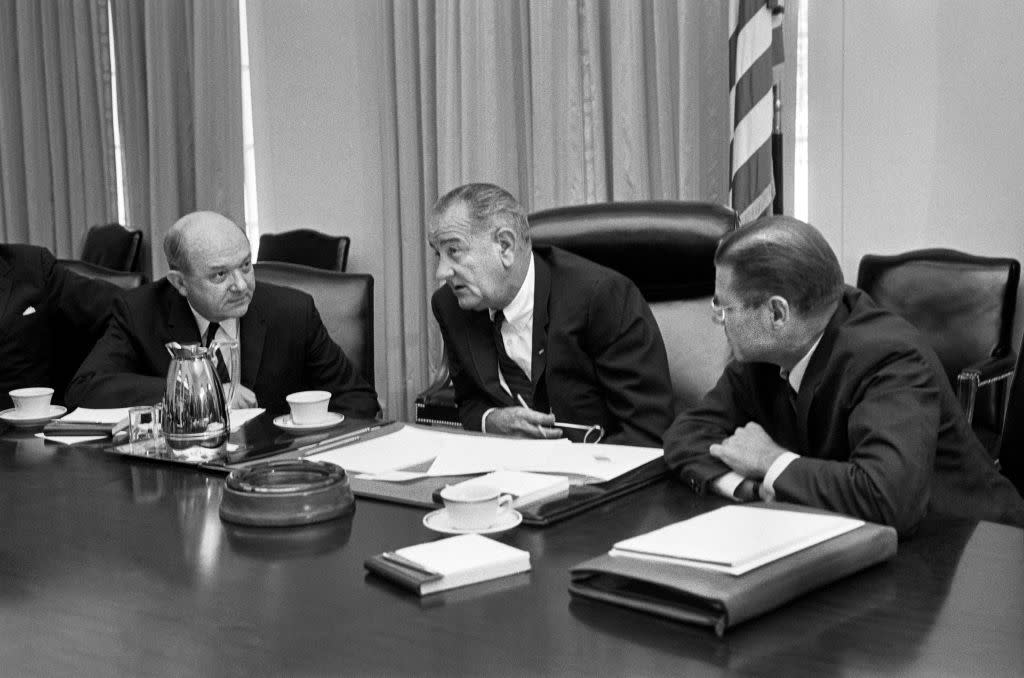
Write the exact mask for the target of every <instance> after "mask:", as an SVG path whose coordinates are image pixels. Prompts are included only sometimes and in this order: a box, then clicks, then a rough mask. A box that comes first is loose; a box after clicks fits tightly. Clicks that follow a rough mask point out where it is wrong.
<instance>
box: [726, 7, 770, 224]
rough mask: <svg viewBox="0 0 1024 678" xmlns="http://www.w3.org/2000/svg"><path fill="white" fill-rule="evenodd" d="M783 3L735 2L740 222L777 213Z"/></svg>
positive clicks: (735, 197)
mask: <svg viewBox="0 0 1024 678" xmlns="http://www.w3.org/2000/svg"><path fill="white" fill-rule="evenodd" d="M782 11H783V0H730V1H729V88H730V89H729V113H730V116H731V119H730V126H729V127H730V129H731V130H732V143H731V144H730V153H731V157H730V163H729V172H730V173H729V194H730V198H731V201H732V206H733V209H735V210H736V212H737V214H739V218H740V223H741V224H746V223H748V222H750V221H753V220H754V219H756V218H758V217H759V216H761V215H762V214H764V213H766V212H767V211H768V210H770V209H771V206H772V200H773V199H774V197H775V182H774V179H773V175H772V116H773V114H774V100H773V96H772V83H773V77H772V69H773V66H775V65H777V64H780V63H782V56H783V54H782V16H783V14H782Z"/></svg>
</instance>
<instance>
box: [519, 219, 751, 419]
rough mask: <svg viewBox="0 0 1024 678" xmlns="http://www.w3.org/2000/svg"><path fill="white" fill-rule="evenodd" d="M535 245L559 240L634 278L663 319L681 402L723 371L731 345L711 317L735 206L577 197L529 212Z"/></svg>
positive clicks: (679, 405) (680, 405)
mask: <svg viewBox="0 0 1024 678" xmlns="http://www.w3.org/2000/svg"><path fill="white" fill-rule="evenodd" d="M529 222H530V236H531V238H532V239H533V243H534V244H535V245H554V246H556V247H560V248H562V249H564V250H568V251H570V252H573V253H575V254H578V255H580V256H583V257H586V258H587V259H590V260H591V261H594V262H597V263H599V264H601V265H602V266H607V267H608V268H611V269H614V270H616V271H618V272H620V273H622V274H623V275H625V276H626V277H627V278H630V279H631V280H632V281H633V282H634V283H635V284H636V286H637V287H638V288H639V289H640V292H641V294H643V295H644V298H645V299H646V300H647V303H648V304H649V305H650V307H651V311H652V312H653V313H654V317H655V319H656V320H657V321H658V327H659V328H660V329H661V334H662V337H663V338H664V340H665V349H666V351H667V352H668V363H669V370H670V371H671V374H672V388H673V391H674V395H675V399H676V402H675V409H676V411H677V412H678V411H680V410H681V409H684V408H686V407H690V406H692V405H694V404H695V403H696V402H697V401H698V400H700V398H702V397H703V396H704V394H705V393H707V392H708V391H709V390H710V389H711V387H712V386H714V385H715V382H716V381H717V380H718V378H719V377H720V376H721V374H722V370H723V369H724V368H725V364H726V362H727V361H728V358H729V348H728V344H727V342H726V339H725V334H724V332H722V328H720V327H718V326H716V325H715V324H714V323H713V322H712V321H711V315H710V311H709V310H708V309H709V306H710V303H711V297H712V295H713V294H714V291H715V265H714V255H715V248H716V247H717V245H718V240H719V239H720V238H721V237H722V236H723V235H725V234H726V233H728V232H729V231H731V230H733V229H735V228H736V227H737V226H738V225H739V221H738V219H737V217H736V213H735V212H733V211H732V210H731V209H729V208H728V207H724V206H722V205H716V204H712V203H705V202H687V201H668V200H665V201H658V200H654V201H642V202H618V203H598V204H590V205H575V206H571V207H558V208H555V209H549V210H542V211H539V212H535V213H533V214H531V215H530V216H529Z"/></svg>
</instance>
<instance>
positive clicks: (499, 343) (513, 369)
mask: <svg viewBox="0 0 1024 678" xmlns="http://www.w3.org/2000/svg"><path fill="white" fill-rule="evenodd" d="M504 322H505V314H504V313H502V312H501V311H498V312H497V313H495V314H494V324H493V325H492V326H491V329H492V330H493V334H494V348H495V349H497V351H498V367H499V368H501V374H502V376H503V377H505V384H507V385H508V389H509V390H510V391H512V399H513V400H515V401H516V404H518V400H519V399H518V398H516V396H517V395H518V396H522V398H523V400H525V401H526V404H527V405H529V406H530V407H532V406H533V384H531V383H530V380H529V378H528V377H527V376H526V373H525V372H523V370H522V368H521V367H519V365H517V364H516V361H514V360H512V358H511V357H509V354H508V351H506V350H505V340H504V339H502V337H501V326H502V324H504Z"/></svg>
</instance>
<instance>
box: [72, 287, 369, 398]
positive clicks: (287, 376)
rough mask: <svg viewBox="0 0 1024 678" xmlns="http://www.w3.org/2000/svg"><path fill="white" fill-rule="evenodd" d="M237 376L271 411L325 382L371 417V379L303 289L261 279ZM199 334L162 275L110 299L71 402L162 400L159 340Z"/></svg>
mask: <svg viewBox="0 0 1024 678" xmlns="http://www.w3.org/2000/svg"><path fill="white" fill-rule="evenodd" d="M239 335H240V341H241V344H242V346H241V369H242V384H243V385H244V386H246V387H248V388H250V389H252V391H253V392H254V393H255V394H256V398H257V400H258V401H259V405H260V407H265V408H267V410H268V411H270V412H272V413H281V412H286V411H287V410H288V405H287V403H286V402H285V396H287V395H288V394H289V393H294V392H295V391H303V390H307V389H323V390H325V391H330V392H331V393H332V394H333V397H332V398H331V409H333V410H337V411H341V412H344V413H346V414H350V415H353V416H359V417H373V416H375V415H376V414H377V413H378V412H379V410H380V407H379V406H378V404H377V394H376V392H374V390H373V387H372V386H370V385H369V384H367V383H366V381H365V380H364V379H363V378H362V377H361V376H360V375H359V374H357V372H356V370H355V369H354V368H353V367H352V364H351V363H350V362H349V361H348V358H346V357H345V354H344V353H343V352H342V350H341V349H340V348H339V347H338V345H337V344H335V343H334V342H333V341H331V339H330V337H329V336H328V335H327V330H326V328H324V324H323V321H321V320H320V314H319V313H317V310H316V307H315V306H314V304H313V299H312V297H310V296H309V295H308V294H306V293H304V292H299V291H297V290H293V289H289V288H285V287H277V286H276V285H270V284H268V283H260V284H259V285H257V286H256V289H255V291H254V292H253V297H252V302H251V303H250V305H249V310H248V311H247V312H246V314H245V316H243V317H242V318H241V319H240V321H239ZM170 341H177V342H178V343H186V342H193V343H194V342H199V341H200V337H199V328H198V327H197V326H196V320H195V317H194V316H193V315H192V311H191V309H190V308H189V306H188V303H187V302H186V301H185V298H184V297H182V296H181V295H180V294H179V293H178V291H177V290H175V289H174V287H173V286H172V285H171V284H170V283H169V282H168V281H167V279H166V278H165V279H162V280H159V281H157V282H155V283H150V284H148V285H143V286H142V287H140V288H138V289H136V290H132V291H130V292H128V293H126V294H125V296H124V299H123V300H121V301H119V302H118V303H117V304H116V305H115V306H114V314H113V317H112V318H111V320H110V325H109V326H108V327H107V331H106V334H104V335H103V338H102V339H100V341H99V342H98V343H97V344H96V347H95V348H94V349H93V351H92V353H90V354H89V357H88V358H87V359H86V361H85V362H84V363H83V364H82V367H81V368H80V369H79V370H78V374H77V375H75V378H74V380H73V381H72V382H71V385H70V386H69V387H68V403H69V404H72V405H84V406H86V407H126V406H129V405H140V404H148V403H155V402H159V401H160V400H161V399H162V398H163V395H164V388H165V383H166V379H167V368H168V367H169V366H170V360H171V358H170V355H169V354H168V353H167V349H166V348H165V347H164V344H166V343H168V342H170Z"/></svg>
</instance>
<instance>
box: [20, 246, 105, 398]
mask: <svg viewBox="0 0 1024 678" xmlns="http://www.w3.org/2000/svg"><path fill="white" fill-rule="evenodd" d="M120 293H121V290H120V288H118V287H116V286H114V285H111V284H110V283H108V282H105V281H102V280H93V279H90V278H86V277H84V276H80V275H78V274H77V273H73V272H71V271H69V270H67V269H66V268H64V267H63V266H61V265H60V264H58V263H57V260H56V259H54V258H53V255H52V254H50V252H49V251H48V250H46V249H44V248H42V247H34V246H32V245H0V410H5V409H7V408H9V407H11V404H12V403H11V398H10V396H9V395H8V392H9V391H11V390H12V389H16V388H21V387H24V386H50V387H51V388H53V389H54V396H53V400H54V402H56V403H62V402H64V388H65V386H66V385H67V381H68V379H69V378H70V377H71V374H72V373H73V372H74V369H75V368H77V367H78V363H79V362H81V360H82V358H84V357H85V353H86V352H87V351H88V350H89V348H90V347H91V346H92V345H93V343H94V342H95V341H96V339H98V338H99V336H100V335H101V334H102V332H103V328H104V327H105V326H106V323H107V319H108V318H109V317H110V307H111V305H112V303H113V300H114V298H115V297H117V296H119V295H120Z"/></svg>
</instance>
